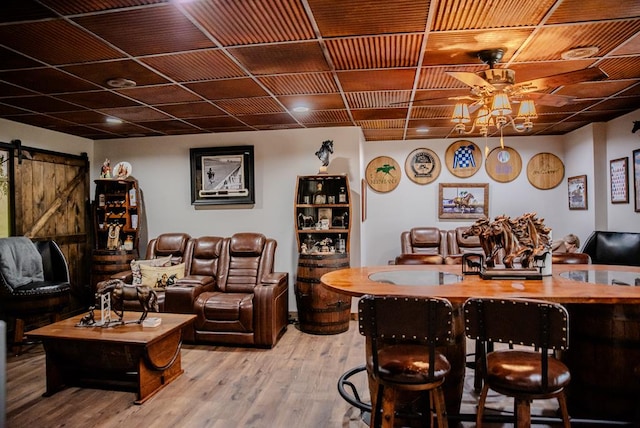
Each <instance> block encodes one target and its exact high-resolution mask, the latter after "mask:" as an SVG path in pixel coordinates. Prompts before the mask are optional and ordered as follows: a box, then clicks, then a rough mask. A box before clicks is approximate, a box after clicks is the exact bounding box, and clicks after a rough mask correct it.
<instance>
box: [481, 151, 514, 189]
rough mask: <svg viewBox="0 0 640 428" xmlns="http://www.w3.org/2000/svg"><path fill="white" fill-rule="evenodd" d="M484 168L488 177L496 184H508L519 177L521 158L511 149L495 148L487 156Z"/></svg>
mask: <svg viewBox="0 0 640 428" xmlns="http://www.w3.org/2000/svg"><path fill="white" fill-rule="evenodd" d="M484 167H485V169H486V170H487V174H488V175H489V177H491V178H492V179H494V180H495V181H497V182H498V183H508V182H510V181H513V180H515V179H516V178H517V177H518V176H519V175H520V171H522V158H521V157H520V154H519V153H518V152H517V151H515V150H514V149H512V148H511V147H504V148H502V147H496V148H495V149H493V150H491V152H490V153H489V155H488V156H487V160H486V161H485V163H484Z"/></svg>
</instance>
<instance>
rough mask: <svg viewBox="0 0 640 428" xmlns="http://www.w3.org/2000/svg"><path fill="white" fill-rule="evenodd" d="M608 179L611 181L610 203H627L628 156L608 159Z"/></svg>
mask: <svg viewBox="0 0 640 428" xmlns="http://www.w3.org/2000/svg"><path fill="white" fill-rule="evenodd" d="M609 180H610V183H611V203H612V204H628V203H629V158H626V157H625V158H620V159H613V160H611V161H609Z"/></svg>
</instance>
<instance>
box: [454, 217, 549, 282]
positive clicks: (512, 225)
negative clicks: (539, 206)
mask: <svg viewBox="0 0 640 428" xmlns="http://www.w3.org/2000/svg"><path fill="white" fill-rule="evenodd" d="M550 233H551V229H550V228H548V227H546V226H545V225H544V219H538V218H536V213H526V214H523V215H521V216H520V217H517V218H516V219H515V220H512V219H511V218H509V217H508V216H506V215H501V216H497V217H496V218H495V220H494V221H493V222H490V221H489V219H488V218H482V219H478V220H477V221H476V222H475V223H474V224H472V225H471V226H470V227H469V228H468V229H467V230H466V231H464V233H463V236H465V237H468V236H478V237H479V238H480V245H482V249H483V250H484V253H485V256H486V266H487V267H489V268H494V267H495V266H496V265H497V264H499V263H500V262H501V263H502V264H503V265H504V266H505V268H507V269H514V264H515V262H516V260H519V264H520V266H521V268H522V269H538V270H539V271H540V273H542V272H543V271H544V270H545V269H544V268H545V267H546V266H545V265H546V260H547V259H548V258H549V257H548V256H549V255H550V254H551V238H550V236H549V235H550ZM547 270H548V269H547Z"/></svg>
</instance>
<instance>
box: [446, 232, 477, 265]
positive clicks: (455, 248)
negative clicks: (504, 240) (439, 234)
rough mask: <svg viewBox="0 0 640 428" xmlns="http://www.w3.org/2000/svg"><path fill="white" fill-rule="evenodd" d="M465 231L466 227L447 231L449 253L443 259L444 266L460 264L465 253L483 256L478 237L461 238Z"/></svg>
mask: <svg viewBox="0 0 640 428" xmlns="http://www.w3.org/2000/svg"><path fill="white" fill-rule="evenodd" d="M467 229H468V227H467V226H461V227H456V228H455V229H454V230H448V231H447V244H448V246H449V253H448V256H447V257H446V258H445V264H460V263H462V255H463V254H465V253H476V254H484V250H483V249H482V246H481V245H480V238H479V237H478V236H467V237H465V236H463V233H464V231H465V230H467Z"/></svg>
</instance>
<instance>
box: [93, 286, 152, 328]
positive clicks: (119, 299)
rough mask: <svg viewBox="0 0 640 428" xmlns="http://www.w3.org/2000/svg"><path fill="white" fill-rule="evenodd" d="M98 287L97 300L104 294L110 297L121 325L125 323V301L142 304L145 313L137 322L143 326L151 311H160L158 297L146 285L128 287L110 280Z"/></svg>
mask: <svg viewBox="0 0 640 428" xmlns="http://www.w3.org/2000/svg"><path fill="white" fill-rule="evenodd" d="M96 287H97V289H98V291H97V293H96V298H98V297H99V296H101V295H104V294H109V295H110V297H111V301H112V305H113V307H112V309H113V312H115V314H116V315H118V318H119V319H118V322H119V323H123V320H122V319H123V317H124V301H125V300H138V301H139V302H140V305H141V306H142V310H143V311H142V315H141V316H140V319H139V320H138V321H136V322H137V323H138V324H142V322H143V321H144V319H145V318H146V317H147V313H148V312H149V311H153V312H158V311H159V308H158V296H157V294H156V292H155V291H154V290H153V288H151V287H148V286H146V285H135V286H134V285H127V284H125V283H124V282H123V281H122V280H119V279H110V280H108V281H101V282H99V283H98V284H97V286H96Z"/></svg>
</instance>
